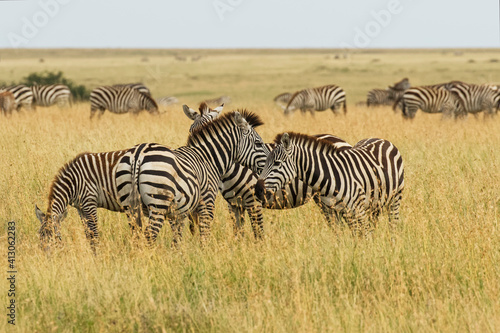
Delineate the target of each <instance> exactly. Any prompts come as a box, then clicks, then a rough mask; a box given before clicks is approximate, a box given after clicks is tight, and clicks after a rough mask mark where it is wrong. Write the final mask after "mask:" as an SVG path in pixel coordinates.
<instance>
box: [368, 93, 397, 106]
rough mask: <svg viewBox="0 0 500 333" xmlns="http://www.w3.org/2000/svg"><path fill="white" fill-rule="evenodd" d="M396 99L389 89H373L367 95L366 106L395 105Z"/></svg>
mask: <svg viewBox="0 0 500 333" xmlns="http://www.w3.org/2000/svg"><path fill="white" fill-rule="evenodd" d="M393 104H394V99H393V97H392V94H391V92H390V91H389V90H387V89H372V90H370V91H369V92H368V94H367V96H366V106H379V105H393Z"/></svg>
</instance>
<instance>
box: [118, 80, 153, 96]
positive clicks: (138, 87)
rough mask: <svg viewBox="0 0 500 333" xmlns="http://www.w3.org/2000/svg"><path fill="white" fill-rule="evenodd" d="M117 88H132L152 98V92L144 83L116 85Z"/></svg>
mask: <svg viewBox="0 0 500 333" xmlns="http://www.w3.org/2000/svg"><path fill="white" fill-rule="evenodd" d="M113 87H115V88H131V89H135V90H137V91H139V92H141V93H143V94H146V95H149V96H151V91H150V90H149V88H148V87H146V86H145V85H144V84H143V83H125V84H114V85H113Z"/></svg>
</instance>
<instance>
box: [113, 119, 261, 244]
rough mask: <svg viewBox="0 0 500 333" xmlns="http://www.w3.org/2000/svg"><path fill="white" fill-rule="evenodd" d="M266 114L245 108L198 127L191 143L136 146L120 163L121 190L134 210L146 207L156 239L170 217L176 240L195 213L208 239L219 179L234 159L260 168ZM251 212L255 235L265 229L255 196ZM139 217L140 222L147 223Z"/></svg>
mask: <svg viewBox="0 0 500 333" xmlns="http://www.w3.org/2000/svg"><path fill="white" fill-rule="evenodd" d="M262 124H263V123H262V121H261V119H260V118H259V117H258V116H257V115H256V114H254V113H251V112H249V111H246V110H241V111H233V112H230V113H226V114H224V115H222V116H220V117H219V118H217V119H216V120H214V121H212V122H210V123H208V124H206V125H205V126H202V127H200V128H199V129H197V130H195V131H193V132H192V133H191V134H190V135H189V137H188V142H187V145H186V146H183V147H180V148H177V149H170V148H167V147H165V146H161V145H158V144H154V143H144V144H140V145H138V146H136V148H135V149H134V150H133V151H131V153H130V156H131V157H130V160H128V161H126V160H125V159H122V161H123V163H120V165H119V166H118V170H119V171H118V172H119V173H120V176H119V177H117V187H118V189H119V190H118V191H119V192H118V195H119V198H120V202H121V203H122V205H125V206H130V207H131V212H132V213H134V212H137V211H138V210H139V209H140V207H141V206H143V207H146V210H147V212H148V215H149V225H148V226H147V227H146V230H145V235H146V239H147V241H148V243H149V244H153V243H154V242H155V240H156V238H157V235H158V232H159V231H160V229H161V228H162V226H163V223H164V220H165V218H167V219H168V220H169V221H170V224H171V227H172V230H173V232H174V244H175V243H177V242H178V241H179V240H180V238H181V235H182V223H181V222H182V220H183V218H184V217H185V216H186V215H193V216H194V217H195V219H198V220H199V228H200V238H201V240H202V243H204V242H205V241H206V240H207V238H208V236H209V233H210V224H211V221H212V220H213V216H214V202H215V197H216V195H217V192H218V184H219V183H220V182H221V178H222V176H223V175H224V174H226V173H227V170H229V169H230V167H231V166H232V165H233V164H234V163H241V164H243V165H245V166H249V167H253V168H254V171H257V170H258V168H261V167H262V166H263V165H264V163H265V159H266V156H267V155H268V154H269V151H268V150H267V147H266V146H265V145H264V144H263V143H262V138H261V137H260V136H259V135H258V133H257V132H256V131H255V128H256V127H258V126H260V125H262ZM254 203H255V206H254V209H253V211H252V215H255V218H254V220H255V221H258V223H256V224H254V225H253V230H254V234H255V235H256V236H258V237H260V236H262V234H263V225H262V215H261V214H262V212H261V207H262V206H261V205H260V203H259V202H258V201H257V200H254ZM136 216H139V218H138V219H139V220H138V221H136V224H137V225H142V224H141V222H140V214H139V215H136Z"/></svg>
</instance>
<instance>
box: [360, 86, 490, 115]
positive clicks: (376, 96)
mask: <svg viewBox="0 0 500 333" xmlns="http://www.w3.org/2000/svg"><path fill="white" fill-rule="evenodd" d="M366 105H367V106H378V105H392V106H393V110H395V111H396V109H397V108H400V109H401V111H402V114H403V117H404V118H406V119H413V118H414V117H415V114H416V112H417V111H418V110H419V109H420V110H422V111H423V112H427V113H441V114H442V115H443V118H455V119H456V118H463V117H466V116H467V115H468V114H473V115H477V114H478V113H479V112H481V111H485V116H486V117H490V116H493V115H496V114H497V113H498V110H499V109H500V89H499V87H498V86H496V85H492V84H482V85H478V84H471V83H466V82H462V81H450V82H445V83H440V84H435V85H428V86H418V87H410V84H409V81H408V79H407V78H405V79H403V80H402V81H400V82H398V83H396V84H395V85H394V86H393V87H388V88H387V89H385V90H383V89H372V90H370V91H369V92H368V95H367V100H366Z"/></svg>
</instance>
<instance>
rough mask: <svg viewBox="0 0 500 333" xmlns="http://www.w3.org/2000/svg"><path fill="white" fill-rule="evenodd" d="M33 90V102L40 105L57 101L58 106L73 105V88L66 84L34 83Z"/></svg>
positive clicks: (49, 104)
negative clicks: (42, 84)
mask: <svg viewBox="0 0 500 333" xmlns="http://www.w3.org/2000/svg"><path fill="white" fill-rule="evenodd" d="M31 91H32V92H33V103H34V104H36V105H38V106H51V105H54V104H56V103H57V105H58V106H69V105H71V90H69V88H68V86H65V85H64V84H51V85H45V86H39V85H34V86H32V87H31Z"/></svg>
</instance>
